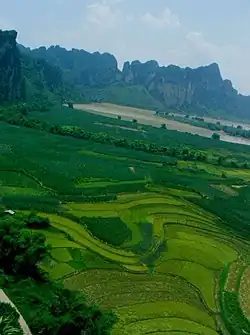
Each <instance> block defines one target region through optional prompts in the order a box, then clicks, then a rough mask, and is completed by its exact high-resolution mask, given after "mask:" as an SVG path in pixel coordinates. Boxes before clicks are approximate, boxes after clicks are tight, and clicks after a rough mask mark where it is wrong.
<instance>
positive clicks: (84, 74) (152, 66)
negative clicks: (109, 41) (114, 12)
mask: <svg viewBox="0 0 250 335" xmlns="http://www.w3.org/2000/svg"><path fill="white" fill-rule="evenodd" d="M16 36H17V33H16V32H15V31H5V32H4V31H1V32H0V78H1V81H0V88H1V90H0V91H1V94H0V102H3V101H8V100H13V99H26V100H38V99H39V100H41V99H43V100H47V99H51V100H53V99H54V100H55V99H58V98H61V99H73V100H79V101H81V102H84V101H86V102H91V101H93V102H113V103H118V104H122V105H127V106H135V107H140V108H147V109H153V110H155V111H159V112H161V111H164V112H165V111H166V110H170V109H171V110H174V111H183V112H185V113H196V114H200V115H213V116H223V117H228V118H230V117H238V118H245V119H246V118H249V110H250V97H249V96H243V95H241V94H239V93H238V92H237V90H236V89H234V88H233V85H232V83H231V81H229V80H223V78H222V76H221V73H220V69H219V66H218V65H217V64H215V63H214V64H211V65H208V66H203V67H199V68H197V69H191V68H180V67H178V66H175V65H169V66H167V67H165V66H159V64H158V63H157V62H156V61H153V60H151V61H148V62H146V63H141V62H140V61H138V60H136V61H133V62H131V63H130V62H125V63H124V66H123V69H122V70H119V68H118V63H117V60H116V58H115V57H114V56H113V55H111V54H109V53H103V54H101V53H99V52H94V53H89V52H87V51H85V50H77V49H72V50H70V51H68V50H66V49H64V48H62V47H60V46H51V47H49V48H45V47H40V48H38V49H34V50H31V49H29V48H26V47H24V46H22V45H17V44H16Z"/></svg>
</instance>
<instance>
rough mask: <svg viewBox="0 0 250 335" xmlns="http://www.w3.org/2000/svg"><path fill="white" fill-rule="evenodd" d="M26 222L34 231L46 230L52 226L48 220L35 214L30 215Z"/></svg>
mask: <svg viewBox="0 0 250 335" xmlns="http://www.w3.org/2000/svg"><path fill="white" fill-rule="evenodd" d="M25 221H26V224H27V226H28V227H29V228H33V229H46V228H48V227H49V226H50V221H49V219H48V218H46V217H42V216H39V215H36V214H35V213H30V214H29V215H28V217H27V219H26V220H25Z"/></svg>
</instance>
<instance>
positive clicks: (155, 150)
mask: <svg viewBox="0 0 250 335" xmlns="http://www.w3.org/2000/svg"><path fill="white" fill-rule="evenodd" d="M0 120H1V121H5V122H8V123H9V124H13V125H21V126H24V127H27V128H32V129H37V130H42V131H47V132H49V133H51V134H56V135H61V136H70V137H74V138H78V139H83V140H91V141H94V142H97V143H102V144H110V145H114V146H116V147H120V148H126V149H131V150H134V151H142V152H145V153H151V154H158V155H161V156H165V157H172V158H176V159H180V160H186V161H198V162H209V163H212V164H219V165H222V166H233V167H234V168H237V167H244V168H248V164H247V163H245V162H244V163H242V164H241V165H240V164H238V163H237V161H236V160H231V161H228V160H227V159H226V157H224V156H222V155H220V156H218V158H217V160H216V161H215V160H214V159H213V160H210V159H209V157H208V154H207V153H206V152H204V151H200V150H195V149H191V148H189V147H186V146H185V144H183V145H180V146H178V147H176V146H173V145H172V143H171V144H170V146H163V145H157V144H155V143H148V142H145V141H142V140H129V139H127V138H116V137H114V136H112V135H109V134H107V133H102V132H89V131H86V130H84V129H83V128H81V127H77V126H67V125H54V124H49V123H47V122H45V121H41V120H37V119H34V118H30V117H27V115H25V114H24V113H20V112H18V111H16V110H13V107H11V108H10V109H7V110H4V111H3V112H2V114H0ZM214 137H215V139H214V140H217V136H214ZM218 139H219V138H218ZM176 164H177V160H176V161H175V163H173V162H172V163H171V165H176Z"/></svg>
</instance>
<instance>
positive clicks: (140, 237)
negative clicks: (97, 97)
mask: <svg viewBox="0 0 250 335" xmlns="http://www.w3.org/2000/svg"><path fill="white" fill-rule="evenodd" d="M89 108H94V107H93V106H90V107H89ZM110 108H111V107H110V106H109V105H105V110H106V112H105V113H108V111H109V110H110ZM112 108H113V109H112V112H111V114H114V115H118V114H119V113H126V112H125V111H124V109H123V108H119V109H117V110H115V108H116V107H115V106H112ZM121 110H122V112H121ZM126 110H127V109H126ZM133 113H134V114H133V115H136V118H137V119H138V122H139V121H141V119H140V116H139V115H140V113H139V112H138V113H139V114H136V113H137V111H136V110H134V112H133ZM145 113H150V112H145ZM122 115H123V114H122ZM131 116H132V115H131ZM33 117H35V118H36V119H39V120H44V121H45V120H46V122H50V123H52V124H59V125H61V126H65V125H66V126H67V127H68V128H70V127H71V128H70V129H73V128H72V127H73V126H78V127H81V128H83V129H84V130H85V131H88V132H92V133H96V134H100V133H104V134H106V135H109V136H113V137H116V138H119V139H122V138H128V139H130V140H131V141H135V142H133V143H137V144H138V143H140V141H146V142H147V143H149V142H153V143H155V144H157V145H158V146H159V147H160V146H162V145H165V146H168V147H171V148H176V147H178V148H184V147H186V146H187V148H188V149H187V150H188V151H187V152H186V151H185V154H184V153H183V152H182V153H179V154H178V153H175V156H174V157H173V152H172V153H171V155H172V156H171V157H168V156H167V155H166V154H164V155H163V154H162V153H160V154H159V153H157V152H154V151H152V150H150V149H147V152H146V151H145V150H144V151H143V150H139V149H138V147H137V149H135V147H134V148H133V146H131V147H130V148H127V147H119V146H116V145H114V144H112V143H110V141H109V140H107V141H106V140H105V143H101V140H100V138H93V136H92V139H79V138H74V135H72V134H68V135H66V136H59V135H57V134H51V133H49V132H47V131H42V130H37V129H29V128H27V127H23V126H18V125H10V124H7V123H4V122H1V123H0V131H1V142H2V152H1V153H0V182H1V187H0V192H1V206H2V207H3V208H12V209H14V210H15V211H17V212H23V213H29V212H30V211H36V213H37V214H38V215H39V216H41V217H47V218H49V220H50V227H49V228H47V229H43V230H41V231H42V232H43V234H44V235H45V236H46V243H47V244H48V245H51V251H50V254H49V256H48V257H47V258H46V260H45V261H44V262H43V263H42V264H41V265H40V266H41V268H42V269H44V270H46V271H47V272H48V274H49V277H50V278H51V279H52V280H53V281H55V282H60V283H63V285H64V286H65V287H66V288H69V289H71V290H77V291H80V292H84V294H85V295H86V297H87V300H88V301H90V302H93V303H96V304H98V305H99V306H100V307H102V308H104V309H112V310H114V312H115V313H116V314H117V317H118V319H117V322H116V324H115V326H114V327H113V330H112V335H125V334H128V335H129V334H133V335H137V334H138V335H139V334H141V335H145V334H201V335H216V334H222V333H223V334H228V332H229V333H230V334H244V333H245V332H249V329H250V323H249V321H248V318H249V308H248V306H249V299H248V296H249V294H248V293H249V292H248V286H249V285H248V282H249V266H250V257H249V252H250V241H249V231H250V227H249V219H250V214H249V211H248V203H249V201H250V187H249V182H250V169H249V166H248V162H250V148H249V147H247V146H240V145H235V144H230V143H224V142H220V141H214V140H210V139H205V138H201V137H198V136H192V135H188V134H181V133H178V132H172V131H171V130H166V129H156V128H153V127H150V126H148V127H147V126H142V125H140V124H138V125H134V124H132V123H131V122H126V121H124V120H114V119H110V118H106V117H104V116H100V115H93V114H91V113H87V112H86V113H80V112H79V111H75V110H71V109H67V108H65V109H60V108H59V109H58V110H56V109H55V110H53V111H50V112H46V113H45V112H44V113H37V112H36V113H35V112H34V113H33ZM148 117H150V116H148ZM151 117H153V116H151ZM133 118H134V116H133ZM160 123H162V121H160ZM107 125H108V126H107ZM131 129H135V130H136V131H131ZM191 151H194V153H195V154H194V155H193V154H192V155H191V153H190V152H191ZM38 153H39V154H38ZM201 153H203V154H204V155H205V157H206V158H205V159H202V161H201V160H198V158H197V155H198V154H201ZM219 155H221V157H223V159H218V158H220V157H219ZM173 159H174V162H173V161H172V160H173ZM12 300H13V302H14V303H15V298H14V297H12ZM20 312H21V313H22V310H20ZM226 329H227V331H228V332H227V331H226Z"/></svg>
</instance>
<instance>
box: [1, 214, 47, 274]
mask: <svg viewBox="0 0 250 335" xmlns="http://www.w3.org/2000/svg"><path fill="white" fill-rule="evenodd" d="M47 251H48V248H47V247H46V246H45V236H44V235H43V234H40V233H33V232H31V231H30V230H28V229H26V228H25V223H24V221H23V219H22V218H16V217H9V216H5V217H2V218H0V268H1V269H3V271H4V273H6V274H10V275H15V276H17V277H23V278H27V277H32V278H41V277H42V273H41V271H40V269H39V267H38V264H39V262H40V261H41V260H42V259H43V258H44V257H45V255H46V254H47Z"/></svg>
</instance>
